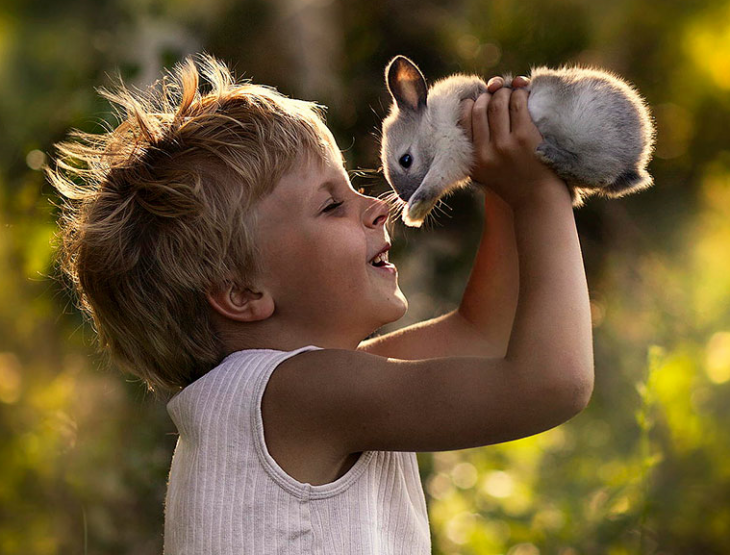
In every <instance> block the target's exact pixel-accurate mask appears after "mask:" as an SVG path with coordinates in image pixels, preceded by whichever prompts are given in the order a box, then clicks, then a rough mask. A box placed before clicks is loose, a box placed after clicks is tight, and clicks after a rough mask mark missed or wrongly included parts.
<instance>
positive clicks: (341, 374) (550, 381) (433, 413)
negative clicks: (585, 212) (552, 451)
mask: <svg viewBox="0 0 730 555" xmlns="http://www.w3.org/2000/svg"><path fill="white" fill-rule="evenodd" d="M500 93H501V91H498V92H497V93H496V94H495V95H494V97H493V98H492V99H491V101H489V99H487V98H485V97H480V98H479V99H477V101H476V102H475V103H474V106H473V111H472V115H473V117H472V123H473V134H474V145H475V148H476V150H477V156H476V164H475V168H474V170H473V175H472V176H473V178H474V179H475V180H476V181H478V182H480V183H487V184H489V186H490V188H492V189H494V190H495V191H496V192H497V193H498V194H499V195H500V196H501V197H502V198H503V199H505V201H506V202H508V203H509V205H510V206H511V208H512V213H513V224H514V232H515V239H516V245H517V252H518V253H519V256H518V258H519V297H518V303H517V310H516V314H515V318H514V325H513V327H512V333H511V335H510V338H509V343H508V346H507V349H506V352H503V353H500V354H499V355H497V356H488V355H482V354H476V355H474V354H466V355H465V354H464V353H456V354H454V355H452V356H446V357H437V358H424V359H419V360H400V359H398V358H395V357H389V358H384V357H382V356H372V355H371V354H368V353H367V352H353V351H350V350H326V349H325V350H320V351H312V352H308V353H304V354H302V355H299V356H298V357H295V358H294V359H290V360H289V361H286V362H284V363H282V365H281V366H282V368H280V369H279V370H277V372H276V373H275V374H274V376H273V377H272V378H273V382H272V383H271V384H270V387H271V388H272V391H273V394H274V398H275V399H276V398H278V401H277V406H279V407H287V408H286V411H287V414H288V415H289V416H288V420H286V424H287V426H288V428H291V429H295V428H296V424H297V423H299V424H301V421H302V415H307V418H308V424H307V425H308V426H309V427H310V428H311V429H312V430H314V431H316V432H317V434H312V435H311V436H307V441H311V439H310V438H311V437H317V436H318V434H319V435H322V433H323V432H324V436H325V437H326V438H327V441H328V445H329V447H328V448H329V449H331V450H332V451H333V452H334V453H338V454H343V453H355V452H359V451H363V450H393V451H442V450H451V449H466V448H471V447H476V446H480V445H488V444H491V443H497V442H502V441H509V440H513V439H517V438H520V437H525V436H527V435H532V434H535V433H539V432H541V431H544V430H547V429H549V428H551V427H553V426H556V425H558V424H560V423H562V422H565V421H566V420H568V419H569V418H571V417H572V416H574V415H575V414H577V413H578V412H580V411H581V410H582V409H583V408H584V407H585V406H586V405H587V403H588V400H589V399H590V396H591V394H592V391H593V347H592V329H591V320H590V309H589V307H590V305H589V299H588V288H587V284H586V278H585V272H584V269H583V260H582V255H581V249H580V243H579V241H578V234H577V230H576V227H575V220H574V217H573V207H572V199H571V196H570V192H569V190H568V188H567V187H566V184H565V183H564V182H563V181H562V180H561V179H559V178H558V177H557V176H556V175H555V174H554V173H553V172H552V170H550V169H549V168H548V167H547V166H545V165H543V164H542V163H541V162H540V161H539V160H538V159H537V158H536V157H535V154H534V151H535V147H536V146H537V145H538V144H539V143H540V142H541V141H542V137H541V136H540V134H539V132H538V131H537V129H536V128H535V127H534V124H532V121H531V119H530V116H529V113H528V112H527V93H526V92H525V91H514V92H513V93H511V97H510V96H509V94H508V93H509V92H508V90H505V91H504V92H503V93H501V94H500ZM488 101H489V107H488V108H487V103H488ZM507 103H509V112H508V111H507ZM487 111H488V112H489V122H488V123H487ZM510 124H512V128H511V130H510ZM484 271H485V273H486V272H488V268H487V269H485V270H484ZM477 274H478V272H477ZM473 277H474V276H473ZM485 298H486V297H482V296H481V294H480V292H479V290H478V287H477V288H475V289H473V290H472V292H471V293H470V294H469V295H466V296H465V302H467V303H469V302H470V300H471V302H473V303H475V304H473V305H472V304H469V305H468V306H467V307H462V309H460V310H459V311H458V312H459V313H462V314H463V315H462V314H459V316H458V318H457V317H452V318H451V319H450V320H449V319H445V320H444V321H445V322H447V323H446V324H444V325H443V326H442V329H444V330H446V329H448V326H453V327H451V332H453V333H455V331H454V330H457V331H458V328H456V327H455V326H456V325H457V324H456V323H457V322H459V325H460V326H461V327H462V330H466V329H467V328H468V329H469V330H470V331H469V332H466V333H468V334H469V337H472V338H473V337H475V336H478V335H479V334H481V333H483V331H482V330H483V327H484V326H485V323H486V330H487V331H486V334H487V336H488V334H489V333H490V332H489V331H488V330H489V324H488V322H489V320H488V318H485V316H488V312H487V313H485V314H482V313H480V311H481V310H485V311H487V310H488V304H489V303H488V302H484V299H485ZM464 308H466V310H464ZM467 318H473V320H468V319H467ZM438 325H439V324H438V322H437V323H435V324H434V326H433V327H434V329H436V326H438ZM416 333H418V332H416ZM414 336H415V335H414ZM475 343H476V344H479V340H478V339H477V340H475ZM387 356H388V355H386V357H387ZM297 359H299V360H298V361H297ZM289 364H290V365H291V366H290V367H289V368H287V365H289ZM277 376H278V377H277ZM287 426H284V427H285V428H287ZM288 428H287V429H288Z"/></svg>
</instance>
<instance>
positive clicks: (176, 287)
mask: <svg viewBox="0 0 730 555" xmlns="http://www.w3.org/2000/svg"><path fill="white" fill-rule="evenodd" d="M197 61H198V65H196V63H195V62H194V61H193V59H190V58H188V59H187V60H185V62H183V63H181V64H178V65H177V66H175V68H174V69H173V70H172V71H171V72H168V73H167V74H166V75H165V76H164V78H163V79H162V80H160V81H158V82H156V83H155V84H154V85H152V86H151V87H150V88H149V89H147V91H143V92H141V91H131V90H129V89H128V88H126V87H125V86H124V84H123V83H121V81H120V84H119V85H118V86H117V88H116V89H115V90H113V91H110V90H107V89H104V88H102V89H99V93H100V94H101V95H102V96H103V97H105V98H106V99H108V100H110V101H111V102H112V103H113V104H114V105H116V106H115V108H116V110H115V112H116V115H117V118H118V121H119V124H118V125H117V127H116V128H113V129H107V130H106V131H107V132H105V133H103V134H92V133H85V132H82V131H78V130H73V131H71V132H70V134H69V137H71V138H72V139H73V140H69V141H66V142H62V143H59V144H57V145H56V149H57V151H58V153H59V155H58V157H57V159H56V164H55V167H49V168H48V169H47V176H48V178H49V180H50V182H51V183H52V185H53V186H54V187H55V188H56V189H57V190H58V191H59V192H60V193H61V194H62V195H63V197H65V198H64V199H63V207H62V208H63V212H62V215H61V217H60V219H59V224H60V229H61V231H60V233H59V238H60V248H59V256H58V262H59V267H60V269H61V271H62V275H64V276H66V277H67V278H68V279H69V281H70V284H71V286H72V288H73V290H74V292H75V294H76V297H77V300H78V304H79V307H80V308H81V310H82V311H83V312H84V313H85V314H86V315H87V316H88V317H89V319H90V320H91V321H92V324H93V326H94V329H95V330H96V332H97V337H98V344H99V348H100V349H101V350H102V351H104V352H106V353H108V354H109V355H111V357H110V358H111V359H112V360H114V361H115V362H116V363H117V364H118V365H119V366H120V367H121V368H122V369H123V370H126V371H128V372H130V373H132V374H134V375H136V376H138V377H139V378H141V379H142V380H144V382H146V384H147V387H148V390H150V391H155V392H156V391H159V389H162V390H167V391H175V390H179V389H180V388H182V387H185V386H186V385H187V384H189V383H191V382H192V381H194V380H195V379H197V378H198V377H200V376H202V375H203V374H205V373H206V372H208V371H209V370H210V369H211V368H213V367H214V366H215V365H216V364H217V363H218V362H219V361H220V360H221V358H222V357H223V356H225V354H226V353H225V351H224V347H223V344H222V341H221V338H220V337H219V335H218V334H217V332H216V330H215V329H214V326H213V324H212V322H211V318H210V309H209V305H208V303H207V300H206V297H205V292H206V291H207V290H209V289H210V288H212V287H225V286H227V285H230V284H237V285H240V286H243V287H246V286H249V285H250V284H251V282H252V280H253V279H255V277H256V276H257V274H258V272H259V271H260V267H259V265H258V263H257V261H258V257H257V251H256V240H255V229H256V213H255V211H254V207H255V205H256V203H257V202H258V200H260V199H261V198H263V197H264V196H265V195H266V194H267V193H269V192H271V191H272V190H273V188H274V186H275V184H276V183H277V182H278V181H279V179H280V178H281V177H282V176H283V175H284V174H285V173H286V172H288V171H289V170H290V169H292V167H293V165H294V163H295V162H297V161H298V160H300V159H301V157H302V154H303V153H307V154H314V155H315V156H316V157H317V159H318V160H320V161H322V160H324V159H325V157H326V156H327V153H328V152H332V148H333V147H335V145H334V140H333V139H332V135H331V134H330V132H329V130H328V129H327V127H326V126H325V125H324V121H323V117H322V110H321V107H319V106H317V105H316V104H313V103H311V102H305V101H300V100H294V99H290V98H287V97H285V96H283V95H281V94H280V93H278V92H276V91H275V90H273V89H271V88H268V87H264V86H258V85H253V84H250V83H248V82H236V80H235V79H234V78H233V76H232V74H231V72H230V70H229V69H228V67H227V66H226V65H225V64H223V63H221V62H220V61H218V60H216V59H215V58H213V57H212V56H210V55H208V54H200V55H199V56H198V57H197ZM201 75H202V76H203V77H204V78H205V79H206V80H207V82H208V84H209V89H210V90H209V91H208V92H207V93H202V92H201V91H200V90H199V86H200V77H201Z"/></svg>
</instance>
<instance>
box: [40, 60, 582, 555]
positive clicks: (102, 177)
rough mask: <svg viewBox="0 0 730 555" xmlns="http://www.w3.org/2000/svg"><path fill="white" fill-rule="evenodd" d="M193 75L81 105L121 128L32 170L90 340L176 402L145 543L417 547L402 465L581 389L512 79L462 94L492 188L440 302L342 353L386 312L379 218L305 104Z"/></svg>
mask: <svg viewBox="0 0 730 555" xmlns="http://www.w3.org/2000/svg"><path fill="white" fill-rule="evenodd" d="M200 68H201V70H200V71H202V73H203V74H204V75H205V77H206V78H207V80H208V81H209V82H210V85H211V87H212V89H211V90H210V92H208V93H206V94H201V93H200V92H199V91H198V81H199V70H198V68H196V67H195V65H194V64H193V63H192V62H191V61H190V60H188V61H187V62H186V63H185V64H183V65H181V66H178V67H177V68H176V70H175V72H174V73H173V74H172V75H171V76H170V77H171V79H167V78H166V79H165V80H164V81H163V86H162V87H161V88H158V89H151V90H150V91H149V92H148V93H147V94H146V95H144V96H143V95H133V94H132V93H130V92H129V91H127V90H125V89H124V88H121V89H120V90H119V91H118V92H117V93H110V92H108V91H102V92H103V94H104V95H105V96H107V97H108V98H110V99H111V100H113V101H114V102H116V103H117V104H119V105H120V106H121V107H122V108H123V109H124V110H125V111H126V119H125V121H123V122H122V123H121V124H120V125H119V126H118V127H117V128H116V129H113V130H112V131H110V132H109V133H107V134H105V135H87V134H83V133H76V136H77V138H78V139H80V140H79V141H76V142H68V143H64V144H62V145H59V149H60V152H61V159H60V160H59V164H58V168H57V169H56V170H51V171H49V176H50V178H51V180H52V182H53V184H54V185H55V186H56V187H57V188H58V189H59V191H60V192H61V193H63V194H64V195H65V196H66V197H68V199H69V200H68V202H67V207H66V208H67V209H66V211H65V214H64V219H63V239H64V244H63V250H62V254H63V256H62V264H63V269H64V270H65V271H66V272H67V274H68V275H69V276H70V277H71V279H72V281H73V283H74V284H75V286H76V287H77V292H78V294H79V298H80V301H81V304H82V307H83V308H84V309H85V310H86V311H87V312H88V313H89V314H90V316H91V317H92V318H93V321H94V324H95V327H96V329H97V331H98V334H99V340H100V345H101V347H103V348H106V349H107V350H108V351H109V352H110V353H111V354H112V356H113V358H114V359H115V360H116V361H117V362H118V363H119V364H120V365H121V366H122V367H123V368H126V369H128V370H129V371H131V372H132V373H134V374H135V375H137V376H139V377H141V378H142V379H144V380H145V381H146V382H147V384H148V385H149V387H150V389H153V390H169V391H173V392H175V395H174V396H173V397H172V399H170V401H169V403H168V411H169V413H170V415H171V417H172V419H173V421H174V422H175V424H176V426H177V428H178V430H179V432H180V436H179V439H178V443H177V446H176V449H175V453H174V456H173V462H172V467H171V470H170V477H169V484H168V493H167V499H166V504H165V552H166V553H167V554H169V555H175V554H183V553H184V554H233V553H236V554H244V553H245V554H257V555H258V554H268V553H272V554H273V553H278V554H289V553H291V554H294V553H313V554H335V553H337V554H344V553H351V554H355V553H358V554H360V553H362V554H366V553H367V554H405V553H408V554H426V553H430V552H431V545H430V533H429V528H428V517H427V512H426V504H425V498H424V494H423V490H422V487H421V483H420V480H419V474H418V467H417V461H416V456H415V453H416V452H418V451H443V450H454V449H465V448H472V447H477V446H481V445H488V444H492V443H497V442H502V441H508V440H512V439H517V438H520V437H524V436H527V435H531V434H535V433H538V432H541V431H543V430H547V429H549V428H551V427H553V426H556V425H558V424H560V423H562V422H564V421H566V420H568V419H569V418H571V417H572V416H574V415H575V414H576V413H578V412H579V411H581V410H582V409H583V408H584V407H585V406H586V404H587V402H588V400H589V397H590V395H591V391H592V387H593V354H592V346H591V323H590V314H589V302H588V291H587V287H586V280H585V275H584V271H583V265H582V259H581V252H580V246H579V242H578V237H577V233H576V229H575V223H574V220H573V213H572V207H571V201H570V195H569V192H568V190H567V188H566V185H565V183H564V182H562V181H561V180H560V179H558V178H557V177H556V175H555V174H554V173H553V172H552V171H551V170H549V169H548V168H547V167H546V166H544V165H543V164H542V163H540V162H539V160H538V159H537V158H536V156H535V155H534V154H533V153H534V150H535V147H536V146H537V145H538V144H539V143H540V141H541V139H542V138H541V136H540V134H539V132H538V131H537V129H536V128H535V126H534V125H533V123H532V121H531V119H530V116H529V113H528V111H527V108H526V105H527V92H526V91H524V90H520V88H519V86H520V85H522V84H525V81H524V79H523V80H520V79H519V78H518V79H517V80H516V81H515V83H514V85H515V86H516V87H517V88H516V89H515V90H514V92H512V91H511V90H510V89H507V88H500V86H501V82H499V80H497V82H496V83H492V84H491V86H490V93H488V94H485V95H483V96H481V97H480V98H479V99H478V100H477V101H476V102H468V103H465V104H464V111H463V118H462V124H463V125H464V127H465V128H466V129H467V130H468V133H469V134H470V136H471V137H472V139H473V142H474V146H475V148H476V152H477V157H476V158H477V160H476V163H475V166H474V168H473V173H472V177H473V179H474V180H475V181H477V182H479V183H483V184H486V185H488V186H489V188H490V189H491V191H493V192H490V191H487V190H485V194H486V203H485V207H486V212H487V222H486V226H485V230H484V233H483V237H482V242H481V244H480V247H479V252H478V253H477V257H476V260H475V263H474V269H473V271H472V275H471V277H470V279H469V283H468V285H467V287H466V290H465V293H464V297H463V300H462V302H461V304H460V306H459V308H458V309H456V310H454V311H453V312H450V313H448V314H446V315H443V316H441V317H439V318H435V319H433V320H429V321H426V322H422V323H420V324H417V325H414V326H410V327H407V328H405V329H402V330H399V331H397V332H394V333H391V334H387V335H384V336H381V337H376V338H374V339H371V340H368V341H363V339H364V338H365V337H367V336H369V335H370V334H372V333H373V332H374V331H375V330H377V329H378V328H380V327H381V326H383V325H384V324H386V323H389V322H393V321H395V320H397V319H399V318H400V317H401V316H403V314H404V313H405V312H406V309H407V302H406V299H405V297H404V296H403V294H402V293H401V291H400V289H399V287H398V274H397V270H396V268H395V267H394V266H393V265H392V264H390V263H388V262H387V250H388V248H390V240H389V237H388V233H387V231H386V228H385V221H386V219H387V216H388V208H389V207H388V205H387V204H386V203H384V202H382V201H380V200H377V199H374V198H371V197H368V196H364V195H362V194H360V193H358V192H357V191H355V190H354V189H353V188H352V187H351V186H350V183H349V180H348V176H347V173H346V171H345V168H344V166H343V163H342V158H341V155H340V153H339V150H338V149H337V146H336V144H335V141H334V139H333V137H332V135H331V133H330V132H329V131H328V129H327V128H326V127H325V125H324V124H323V122H322V119H321V116H320V114H319V111H318V110H317V108H316V106H315V105H313V104H311V103H306V102H302V101H297V100H293V99H288V98H286V97H284V96H282V95H279V94H278V93H276V92H275V91H273V90H270V89H267V88H264V87H259V86H254V85H250V84H237V83H235V82H234V80H233V79H232V77H231V75H230V73H229V71H228V69H227V68H226V67H225V66H224V65H223V64H221V63H220V62H218V61H216V60H215V59H214V58H212V57H210V56H202V57H201V63H200ZM495 91H496V92H495ZM495 193H496V194H495ZM500 197H501V198H500ZM515 246H516V249H515ZM517 253H519V257H517ZM383 257H384V258H383ZM517 258H519V261H518V260H517ZM518 289H519V296H518V295H517V293H518ZM515 303H516V304H517V306H516V311H515Z"/></svg>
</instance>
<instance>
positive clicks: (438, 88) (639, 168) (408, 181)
mask: <svg viewBox="0 0 730 555" xmlns="http://www.w3.org/2000/svg"><path fill="white" fill-rule="evenodd" d="M385 77H386V84H387V86H388V90H389V91H390V93H391V95H392V97H393V104H392V106H391V110H390V113H389V114H388V116H387V117H386V119H385V120H384V121H383V137H382V147H381V159H382V163H383V169H384V171H385V177H386V179H387V180H388V182H389V183H390V185H391V187H392V188H393V189H394V191H395V192H396V193H398V196H400V198H401V199H403V201H407V203H408V204H407V206H406V208H405V209H404V211H403V221H404V222H405V223H406V225H409V226H413V227H419V226H420V225H421V224H422V223H423V220H424V219H425V217H426V216H427V215H428V213H429V212H430V211H431V209H432V208H433V207H434V206H435V205H436V203H437V202H438V200H439V199H440V198H441V197H443V196H444V195H446V194H448V193H450V192H452V191H454V190H455V189H457V188H460V187H464V186H466V185H468V184H469V182H470V180H469V177H468V176H469V172H470V168H471V166H472V162H473V157H474V149H473V146H472V144H471V142H470V140H469V138H468V137H467V135H466V132H465V131H464V130H463V129H462V128H461V127H460V126H459V125H458V121H459V116H460V102H461V101H462V100H464V99H467V98H471V99H476V98H477V96H479V95H480V94H481V93H483V92H486V91H487V85H486V83H484V81H482V80H481V79H480V78H479V77H476V76H469V75H460V74H457V75H453V76H451V77H447V78H445V79H441V80H439V81H437V82H436V83H434V84H433V86H432V87H431V88H430V89H429V88H428V87H427V85H426V80H425V78H424V77H423V74H422V73H421V71H420V70H419V69H418V66H416V64H414V63H413V62H412V61H411V60H409V59H408V58H406V57H405V56H396V57H395V58H394V59H393V60H392V61H391V62H390V63H389V64H388V66H387V68H386V70H385ZM503 77H504V82H505V86H506V87H509V86H510V85H511V83H512V76H511V75H509V74H507V75H504V76H503ZM529 77H530V83H529V85H527V86H526V87H525V89H526V90H527V91H529V93H530V94H529V96H528V100H527V109H528V111H529V113H530V116H531V117H532V120H533V122H534V123H535V126H536V127H537V129H538V130H539V131H540V134H541V135H542V137H543V142H542V143H540V145H539V146H538V147H537V149H536V155H537V156H538V158H539V159H540V160H542V161H543V162H544V163H546V164H547V165H548V166H550V167H551V168H552V169H553V171H555V173H556V174H557V175H558V176H560V177H561V178H562V179H563V180H564V181H565V182H566V183H567V185H568V187H569V189H570V191H571V195H572V199H573V205H574V206H580V205H581V204H582V202H583V199H584V198H585V197H587V196H589V195H593V194H598V195H601V196H604V197H610V198H614V197H620V196H623V195H626V194H628V193H630V192H633V191H637V190H640V189H645V188H646V187H649V186H650V185H651V184H652V181H653V180H652V177H651V175H649V173H647V171H646V165H647V164H648V162H649V160H650V158H651V155H652V152H653V149H654V138H655V134H656V133H655V128H654V124H653V120H652V117H651V114H650V112H649V109H648V106H647V104H646V102H645V101H644V99H643V98H642V97H641V96H640V95H639V94H638V92H637V91H636V90H635V89H634V88H633V87H632V86H631V85H630V84H629V83H627V82H626V81H624V80H623V79H622V78H620V77H619V76H617V75H615V74H613V73H610V72H608V71H605V70H600V69H594V68H583V67H578V66H574V67H567V66H563V67H561V68H560V69H549V68H547V67H545V66H540V67H533V68H531V70H530V75H529ZM487 185H488V184H487Z"/></svg>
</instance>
